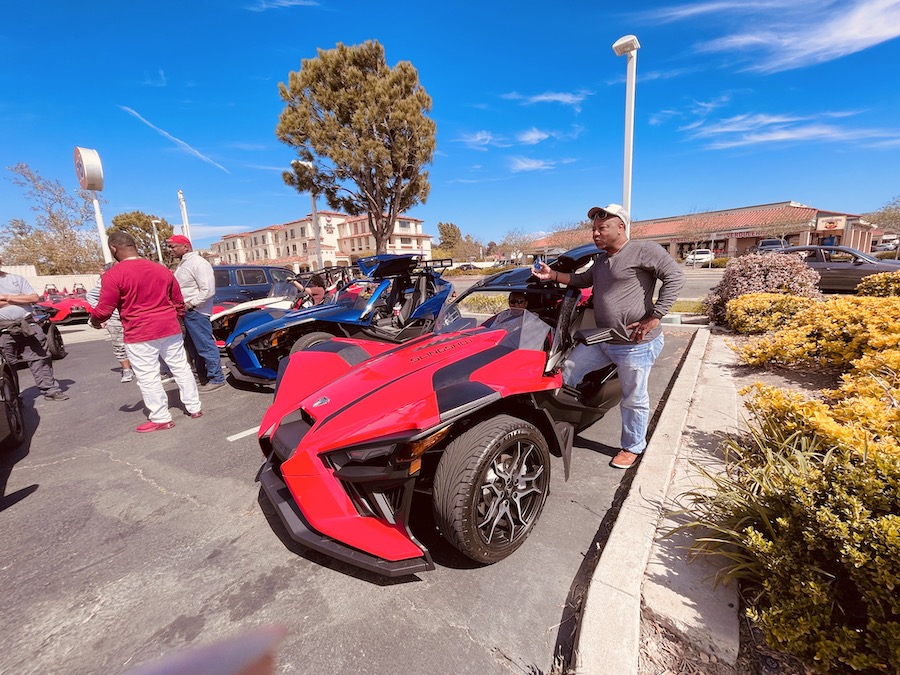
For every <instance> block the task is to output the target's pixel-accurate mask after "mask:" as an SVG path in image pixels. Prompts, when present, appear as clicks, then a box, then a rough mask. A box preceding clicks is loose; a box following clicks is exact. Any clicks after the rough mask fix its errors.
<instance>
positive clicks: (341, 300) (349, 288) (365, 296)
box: [332, 279, 391, 312]
mask: <svg viewBox="0 0 900 675" xmlns="http://www.w3.org/2000/svg"><path fill="white" fill-rule="evenodd" d="M382 286H383V288H381V287H382ZM390 287H391V282H390V281H371V280H366V279H357V280H356V281H351V282H350V283H349V284H347V285H346V286H344V287H343V288H342V289H341V290H339V291H338V292H337V293H336V294H335V296H334V299H333V300H332V303H333V304H336V305H340V306H341V307H346V308H348V309H349V308H353V309H356V310H359V311H360V312H361V311H363V310H364V309H365V308H366V305H368V304H369V303H370V302H371V301H372V299H373V297H374V298H377V297H382V298H383V297H386V292H387V290H388V289H389V288H390Z"/></svg>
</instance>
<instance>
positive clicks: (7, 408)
mask: <svg viewBox="0 0 900 675" xmlns="http://www.w3.org/2000/svg"><path fill="white" fill-rule="evenodd" d="M0 393H2V398H3V401H2V404H3V412H4V414H5V415H6V426H7V427H8V428H9V435H8V436H7V437H6V438H5V439H3V443H2V445H3V448H15V447H18V445H19V444H20V443H21V442H22V441H23V440H25V413H24V412H23V410H22V399H21V398H19V376H18V374H17V373H16V371H15V370H14V369H13V368H11V367H10V366H9V365H8V364H6V363H4V364H3V365H2V374H0Z"/></svg>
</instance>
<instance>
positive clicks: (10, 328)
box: [0, 260, 69, 401]
mask: <svg viewBox="0 0 900 675" xmlns="http://www.w3.org/2000/svg"><path fill="white" fill-rule="evenodd" d="M2 264H3V261H2V260H0V265H2ZM39 299H40V297H39V296H38V294H37V293H36V292H35V291H34V289H33V288H32V287H31V284H29V283H28V281H27V280H26V279H25V277H21V276H19V275H18V274H10V273H9V272H4V271H2V270H0V326H2V327H3V328H4V330H3V332H2V333H0V352H2V353H3V358H4V359H6V360H7V361H9V362H10V363H15V362H16V360H17V358H18V357H19V355H21V358H23V359H25V361H26V362H27V363H28V368H29V369H30V370H31V374H32V375H33V376H34V382H35V384H36V385H37V386H38V388H39V389H40V390H41V393H42V394H44V398H45V399H47V400H48V401H65V400H67V399H68V398H69V397H68V395H67V394H65V393H64V392H63V391H62V390H61V389H60V388H59V382H57V381H56V378H54V377H53V365H52V361H51V357H50V354H49V353H48V352H47V336H46V335H44V331H42V330H41V327H40V326H39V325H37V324H36V323H35V322H34V321H32V319H31V303H33V302H37V301H38V300H39Z"/></svg>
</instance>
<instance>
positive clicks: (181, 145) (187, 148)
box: [119, 105, 231, 174]
mask: <svg viewBox="0 0 900 675" xmlns="http://www.w3.org/2000/svg"><path fill="white" fill-rule="evenodd" d="M119 108H121V109H122V110H124V111H125V112H127V113H128V114H129V115H131V116H132V117H134V118H135V119H138V120H140V121H141V122H143V123H144V124H146V125H147V126H148V127H150V128H151V129H153V131H155V132H156V133H158V134H159V135H160V136H162V137H163V138H167V139H169V140H170V141H172V142H173V143H175V145H177V146H178V147H179V148H181V149H182V150H184V151H185V152H187V153H188V154H190V155H193V156H194V157H197V158H198V159H202V160H203V161H204V162H206V163H207V164H212V165H213V166H214V167H216V168H217V169H222V171H224V172H225V173H227V174H230V173H231V172H230V171H229V170H228V169H226V168H225V167H224V166H222V165H221V164H218V163H216V162H214V161H213V160H211V159H210V158H209V157H207V156H206V155H204V154H203V153H202V152H200V151H199V150H195V149H194V148H192V147H191V146H190V145H188V144H187V143H185V142H184V141H182V140H181V139H180V138H175V137H174V136H173V135H172V134H170V133H169V132H168V131H164V130H163V129H160V128H159V127H158V126H156V125H155V124H152V123H151V122H148V121H147V120H145V119H144V118H143V117H141V116H140V114H139V113H137V112H136V111H134V110H132V109H131V108H129V107H128V106H124V105H120V106H119Z"/></svg>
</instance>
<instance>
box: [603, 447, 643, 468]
mask: <svg viewBox="0 0 900 675" xmlns="http://www.w3.org/2000/svg"><path fill="white" fill-rule="evenodd" d="M637 458H638V455H636V454H635V453H633V452H628V451H627V450H619V453H618V454H617V455H616V456H615V457H613V460H612V461H611V462H610V463H609V465H610V466H611V467H612V468H614V469H630V468H631V467H633V466H634V463H635V462H636V461H637Z"/></svg>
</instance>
